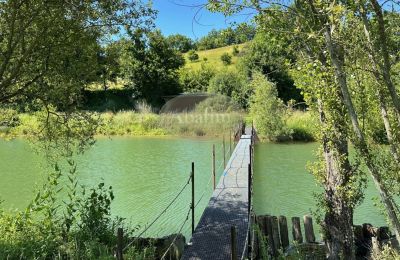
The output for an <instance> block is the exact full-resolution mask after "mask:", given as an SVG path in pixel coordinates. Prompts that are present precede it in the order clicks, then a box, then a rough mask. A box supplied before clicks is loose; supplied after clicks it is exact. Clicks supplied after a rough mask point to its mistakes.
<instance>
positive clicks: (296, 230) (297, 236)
mask: <svg viewBox="0 0 400 260" xmlns="http://www.w3.org/2000/svg"><path fill="white" fill-rule="evenodd" d="M292 233H293V240H294V241H296V242H297V243H299V244H301V243H303V235H302V234H301V226H300V218H299V217H293V218H292Z"/></svg>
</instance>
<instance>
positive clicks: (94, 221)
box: [0, 160, 134, 259]
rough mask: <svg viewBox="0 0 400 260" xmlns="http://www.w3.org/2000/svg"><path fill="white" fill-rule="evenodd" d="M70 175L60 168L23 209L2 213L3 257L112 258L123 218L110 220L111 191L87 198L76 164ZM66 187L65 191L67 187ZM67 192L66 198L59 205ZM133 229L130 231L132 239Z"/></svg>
mask: <svg viewBox="0 0 400 260" xmlns="http://www.w3.org/2000/svg"><path fill="white" fill-rule="evenodd" d="M68 164H69V166H70V171H69V173H68V174H67V175H66V176H65V177H67V180H63V177H62V176H63V174H62V173H61V170H60V168H59V167H58V166H57V165H56V166H55V170H54V172H53V173H51V174H49V176H48V179H47V182H46V183H45V184H44V186H43V187H42V188H41V189H40V190H39V191H38V193H37V195H36V197H35V199H34V200H32V202H31V203H30V205H29V206H28V208H27V209H26V210H25V211H17V212H15V213H5V212H0V231H1V233H2V236H1V237H0V258H1V259H10V258H11V259H16V258H17V259H98V258H102V257H103V258H104V257H105V258H107V259H109V258H110V257H112V256H113V253H114V252H113V248H114V246H115V244H116V239H115V232H116V228H117V227H121V226H122V222H121V219H118V218H116V219H112V218H111V217H110V205H111V202H112V200H113V199H114V197H113V194H112V189H111V187H109V188H107V189H106V188H105V186H104V184H103V183H101V184H99V185H98V187H97V188H93V189H90V192H89V194H88V195H86V193H85V190H84V189H80V188H79V187H80V186H79V184H78V182H77V181H76V177H75V175H76V165H75V163H74V162H73V161H71V160H68ZM65 182H66V183H67V188H66V190H65V191H64V190H63V186H64V183H65ZM63 192H66V193H67V198H68V199H67V200H66V201H64V202H61V201H60V198H61V194H62V193H63ZM133 230H134V229H127V231H126V233H127V234H128V235H129V234H131V232H132V231H133Z"/></svg>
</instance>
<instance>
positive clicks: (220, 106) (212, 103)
mask: <svg viewBox="0 0 400 260" xmlns="http://www.w3.org/2000/svg"><path fill="white" fill-rule="evenodd" d="M239 110H240V106H239V105H238V104H237V103H236V102H234V101H233V100H232V99H231V98H229V97H227V96H223V95H216V96H213V97H209V98H207V99H206V100H204V101H202V102H200V103H199V104H197V106H196V112H208V113H226V112H234V111H239Z"/></svg>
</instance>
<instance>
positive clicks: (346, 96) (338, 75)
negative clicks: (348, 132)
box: [325, 25, 400, 241]
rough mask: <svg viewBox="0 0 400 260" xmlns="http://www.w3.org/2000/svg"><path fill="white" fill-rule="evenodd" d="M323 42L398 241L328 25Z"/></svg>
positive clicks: (398, 228)
mask: <svg viewBox="0 0 400 260" xmlns="http://www.w3.org/2000/svg"><path fill="white" fill-rule="evenodd" d="M325 42H326V45H327V48H328V52H329V55H330V58H331V61H332V65H333V67H334V70H335V75H336V79H337V81H338V84H339V86H340V88H341V92H342V98H343V103H344V105H345V106H346V108H347V111H348V114H349V116H350V120H351V122H352V126H353V131H354V132H355V135H356V138H357V139H356V140H355V142H354V145H355V146H356V148H357V149H358V150H359V151H360V154H361V155H362V156H363V158H364V161H365V164H366V165H367V167H368V169H369V171H370V173H371V175H372V178H373V180H374V183H375V186H376V188H377V189H378V192H379V194H380V196H381V201H382V203H383V204H384V206H385V208H386V211H387V214H388V218H389V221H390V222H391V224H392V226H393V228H394V230H395V234H396V238H397V240H398V241H400V222H399V219H398V216H397V213H396V211H395V207H394V205H393V199H392V197H391V196H390V194H389V192H388V191H387V189H386V187H385V186H384V184H383V183H382V181H381V178H380V174H379V170H378V169H377V168H376V166H375V164H374V162H373V155H372V154H371V153H370V151H369V148H368V145H367V143H366V140H365V137H364V134H363V132H362V131H361V128H360V126H359V123H358V118H357V114H356V112H355V109H354V105H353V102H352V99H351V97H350V94H349V89H348V86H347V80H346V73H345V70H344V66H343V64H344V55H343V51H342V50H341V49H340V46H339V45H338V44H337V43H335V42H334V41H333V39H332V35H331V27H330V26H329V25H327V26H326V31H325Z"/></svg>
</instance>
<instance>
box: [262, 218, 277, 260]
mask: <svg viewBox="0 0 400 260" xmlns="http://www.w3.org/2000/svg"><path fill="white" fill-rule="evenodd" d="M265 226H266V228H267V241H268V245H269V249H270V250H271V252H269V253H270V254H271V255H272V256H275V255H276V252H275V251H274V249H275V246H274V239H273V231H272V217H271V216H266V217H265Z"/></svg>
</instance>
